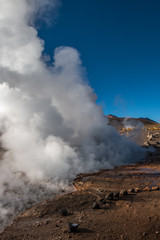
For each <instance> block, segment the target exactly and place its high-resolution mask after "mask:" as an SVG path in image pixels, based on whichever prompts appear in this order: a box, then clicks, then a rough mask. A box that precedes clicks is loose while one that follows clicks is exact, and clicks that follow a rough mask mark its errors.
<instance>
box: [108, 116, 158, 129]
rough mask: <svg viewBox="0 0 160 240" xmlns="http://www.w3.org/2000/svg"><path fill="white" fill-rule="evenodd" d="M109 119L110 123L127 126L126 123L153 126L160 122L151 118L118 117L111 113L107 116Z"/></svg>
mask: <svg viewBox="0 0 160 240" xmlns="http://www.w3.org/2000/svg"><path fill="white" fill-rule="evenodd" d="M105 117H106V118H108V120H109V124H110V125H113V126H115V127H118V128H119V127H125V125H128V126H129V125H137V124H143V125H144V127H148V126H153V125H159V126H160V124H159V123H158V122H156V121H154V120H152V119H150V118H147V117H146V118H142V117H139V118H130V117H117V116H115V115H112V114H109V115H107V116H105Z"/></svg>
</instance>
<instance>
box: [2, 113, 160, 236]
mask: <svg viewBox="0 0 160 240" xmlns="http://www.w3.org/2000/svg"><path fill="white" fill-rule="evenodd" d="M116 118H117V117H116ZM132 120H134V121H135V122H134V124H133V121H132V124H131V122H130V123H127V124H126V122H125V124H124V119H118V118H117V120H116V121H118V124H117V123H116V124H115V116H114V121H113V118H112V117H110V118H109V121H110V124H112V125H114V127H116V128H117V129H118V130H119V132H120V134H122V135H123V134H125V135H126V136H127V137H129V138H131V139H132V140H133V141H136V142H137V143H138V144H141V145H143V146H144V147H145V148H146V149H149V148H150V147H151V149H152V150H151V151H148V153H147V155H146V158H145V161H144V162H141V163H138V164H135V165H127V166H120V167H116V168H114V169H112V170H100V171H99V172H97V173H92V174H87V173H86V174H80V175H78V176H77V178H76V179H75V180H74V183H73V191H72V192H70V193H67V194H64V195H61V196H57V197H55V198H53V199H48V200H45V201H43V202H41V203H39V204H37V205H36V206H34V207H32V208H30V209H28V210H27V211H25V212H24V213H22V214H21V215H19V216H18V217H17V218H15V219H14V221H13V222H12V224H11V225H10V226H7V227H5V228H4V229H3V231H2V232H1V234H0V239H1V240H13V239H16V240H21V239H25V240H27V239H31V240H32V239H37V240H40V239H43V240H44V239H47V240H51V239H53V240H57V239H61V240H65V239H75V240H82V239H83V240H84V239H87V240H88V239H89V240H101V239H105V240H115V239H117V240H121V239H122V240H141V239H142V240H143V239H146V240H154V239H160V204H159V202H160V190H159V189H160V125H159V124H158V123H156V122H154V121H151V120H148V119H142V121H141V120H140V119H138V120H135V119H132ZM136 121H137V122H136ZM135 123H137V124H135ZM141 123H142V124H141ZM129 124H130V125H129Z"/></svg>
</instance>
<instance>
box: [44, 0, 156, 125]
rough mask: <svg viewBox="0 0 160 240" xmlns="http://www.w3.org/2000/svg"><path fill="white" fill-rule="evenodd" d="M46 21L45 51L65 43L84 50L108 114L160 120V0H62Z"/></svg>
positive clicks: (100, 101) (92, 82)
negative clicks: (50, 20)
mask: <svg viewBox="0 0 160 240" xmlns="http://www.w3.org/2000/svg"><path fill="white" fill-rule="evenodd" d="M61 2H62V5H61V7H60V9H59V14H58V17H57V19H56V21H55V23H54V24H52V26H50V27H46V26H42V27H41V28H40V29H39V36H40V37H41V38H43V39H44V40H45V52H46V53H47V54H49V55H50V56H53V51H54V49H55V48H56V47H59V46H62V45H63V46H72V47H75V48H76V49H77V50H78V51H79V52H80V54H81V59H82V61H83V66H84V67H85V68H86V72H87V78H88V81H89V84H90V85H91V86H92V88H93V89H94V90H95V92H96V94H97V96H98V100H97V103H98V104H101V106H102V107H103V110H104V113H105V114H114V115H117V116H132V117H149V118H152V119H154V120H159V119H160V113H159V105H160V104H159V102H160V94H159V93H160V1H159V0H152V1H151V0H62V1H61Z"/></svg>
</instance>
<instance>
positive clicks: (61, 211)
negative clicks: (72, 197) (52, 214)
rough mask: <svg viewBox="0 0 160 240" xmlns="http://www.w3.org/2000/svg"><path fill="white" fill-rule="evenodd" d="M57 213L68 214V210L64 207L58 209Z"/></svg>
mask: <svg viewBox="0 0 160 240" xmlns="http://www.w3.org/2000/svg"><path fill="white" fill-rule="evenodd" d="M59 213H60V214H61V215H62V216H67V215H68V211H67V210H66V209H60V210H59Z"/></svg>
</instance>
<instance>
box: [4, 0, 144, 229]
mask: <svg viewBox="0 0 160 240" xmlns="http://www.w3.org/2000/svg"><path fill="white" fill-rule="evenodd" d="M49 4H51V5H52V7H56V6H57V4H58V1H54V0H52V1H46V0H44V1H43V0H39V1H38V0H32V1H27V0H14V1H13V0H0V6H1V7H0V36H1V37H0V133H1V139H0V141H1V145H2V147H3V148H4V149H5V152H4V153H3V159H1V161H0V194H1V198H0V212H1V214H0V220H1V225H4V224H6V222H7V221H8V219H10V218H11V217H12V216H14V215H15V213H17V212H19V211H21V210H22V209H24V208H25V207H26V206H29V204H33V203H35V202H37V201H39V200H40V199H42V198H43V197H45V196H47V197H48V196H49V194H53V193H54V192H56V191H59V189H60V188H65V186H67V183H68V181H69V180H70V179H72V178H73V177H74V176H75V175H76V174H77V173H79V172H84V171H94V170H98V169H100V168H111V167H114V166H116V165H120V164H125V163H128V162H134V161H135V160H139V158H140V157H141V156H142V150H141V149H140V148H139V147H137V146H136V145H135V144H133V143H131V142H128V141H127V140H126V138H124V137H121V136H120V135H119V134H118V133H117V132H116V131H115V130H114V129H113V128H112V127H111V126H108V125H107V122H106V119H105V118H104V116H103V112H102V110H101V108H100V107H99V106H97V105H96V103H95V101H96V96H95V94H94V91H93V90H92V89H91V87H90V86H89V85H88V84H87V83H86V82H85V80H84V78H83V76H84V69H83V68H82V66H81V60H80V56H79V53H78V51H77V50H76V49H74V48H71V47H59V48H57V49H56V50H55V52H54V62H53V65H52V67H49V68H48V67H47V66H46V65H45V63H44V62H43V61H42V52H43V48H44V43H43V41H42V40H41V39H39V37H38V34H37V31H36V29H35V28H34V27H33V25H31V23H32V24H33V20H34V19H35V15H36V12H37V11H38V12H39V13H40V7H42V8H43V10H44V7H47V9H48V6H49Z"/></svg>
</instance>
